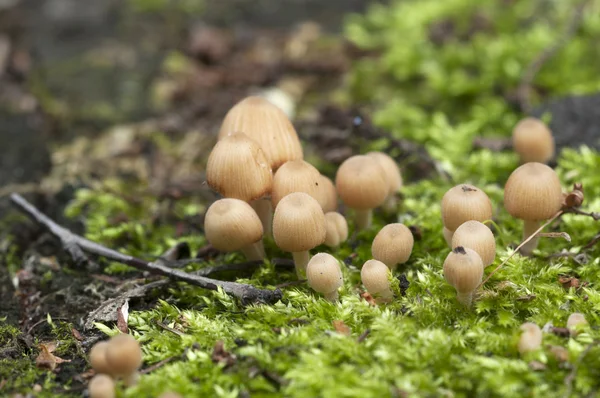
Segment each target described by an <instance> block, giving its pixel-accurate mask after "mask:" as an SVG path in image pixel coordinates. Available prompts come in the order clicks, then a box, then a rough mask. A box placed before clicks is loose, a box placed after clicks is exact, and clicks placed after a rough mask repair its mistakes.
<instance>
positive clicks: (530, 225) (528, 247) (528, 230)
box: [521, 220, 540, 256]
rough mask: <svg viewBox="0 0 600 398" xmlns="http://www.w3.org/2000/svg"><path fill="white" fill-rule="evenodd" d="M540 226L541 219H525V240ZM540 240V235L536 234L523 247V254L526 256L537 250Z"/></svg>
mask: <svg viewBox="0 0 600 398" xmlns="http://www.w3.org/2000/svg"><path fill="white" fill-rule="evenodd" d="M539 226H540V222H539V221H528V220H524V221H523V240H525V239H527V238H529V237H530V236H531V235H533V234H534V233H536V232H537V229H538V228H539ZM539 240H540V236H539V235H536V236H534V237H533V238H531V240H530V241H529V242H527V243H525V244H524V245H523V247H521V254H522V255H524V256H530V255H531V253H532V252H533V251H534V250H535V248H536V247H537V245H538V241H539Z"/></svg>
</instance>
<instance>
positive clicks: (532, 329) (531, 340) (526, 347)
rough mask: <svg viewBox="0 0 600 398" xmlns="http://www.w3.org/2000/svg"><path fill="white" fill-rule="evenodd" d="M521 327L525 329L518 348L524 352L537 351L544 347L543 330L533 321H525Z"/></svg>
mask: <svg viewBox="0 0 600 398" xmlns="http://www.w3.org/2000/svg"><path fill="white" fill-rule="evenodd" d="M520 329H521V330H522V331H523V333H521V337H520V338H519V344H518V349H519V352H520V353H521V355H522V354H525V353H528V352H533V351H537V350H539V349H540V348H541V347H542V330H541V329H540V327H539V326H538V325H536V324H535V323H532V322H525V323H524V324H522V325H521V327H520Z"/></svg>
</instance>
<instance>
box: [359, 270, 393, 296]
mask: <svg viewBox="0 0 600 398" xmlns="http://www.w3.org/2000/svg"><path fill="white" fill-rule="evenodd" d="M389 278H390V269H389V268H388V266H387V265H385V264H384V263H382V262H381V261H378V260H368V261H367V262H365V263H364V265H363V267H362V269H361V270H360V279H361V280H362V283H363V285H364V286H365V288H366V289H367V291H368V292H369V294H371V296H373V297H375V298H376V300H377V301H380V302H382V303H387V302H390V301H392V299H393V298H394V293H392V289H391V288H390V279H389Z"/></svg>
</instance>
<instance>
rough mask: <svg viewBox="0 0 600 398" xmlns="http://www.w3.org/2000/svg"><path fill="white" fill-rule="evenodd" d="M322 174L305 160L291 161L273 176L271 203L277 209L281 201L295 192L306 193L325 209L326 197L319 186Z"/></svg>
mask: <svg viewBox="0 0 600 398" xmlns="http://www.w3.org/2000/svg"><path fill="white" fill-rule="evenodd" d="M320 182H321V174H320V173H319V170H317V169H316V168H315V167H314V166H313V165H311V164H310V163H308V162H305V161H304V160H291V161H289V162H286V163H284V164H283V166H281V167H280V168H279V170H277V172H276V173H275V175H274V176H273V190H272V192H271V203H272V204H273V208H276V207H277V204H278V203H279V201H280V200H281V199H282V198H283V197H284V196H286V195H289V194H291V193H294V192H304V193H307V194H309V195H310V196H312V197H313V198H315V199H316V200H317V201H318V202H319V203H320V204H321V207H323V203H321V202H322V201H324V199H325V196H324V195H323V190H322V189H321V187H320V186H319V184H320Z"/></svg>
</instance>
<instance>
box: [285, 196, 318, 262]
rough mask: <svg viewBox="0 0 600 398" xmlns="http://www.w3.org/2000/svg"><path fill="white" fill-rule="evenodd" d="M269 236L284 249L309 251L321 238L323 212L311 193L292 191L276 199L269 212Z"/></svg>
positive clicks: (288, 250)
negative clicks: (270, 228)
mask: <svg viewBox="0 0 600 398" xmlns="http://www.w3.org/2000/svg"><path fill="white" fill-rule="evenodd" d="M273 238H275V243H276V244H277V246H278V247H279V248H280V249H282V250H285V251H287V252H292V253H294V252H302V251H307V250H310V249H312V248H314V247H316V246H318V245H320V244H321V243H323V242H324V241H325V214H323V209H321V206H320V205H319V202H317V201H316V200H315V199H314V198H313V197H312V196H310V195H308V194H306V193H304V192H294V193H291V194H289V195H287V196H285V197H284V198H283V199H281V200H280V201H279V204H278V205H277V208H275V214H274V215H273Z"/></svg>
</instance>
